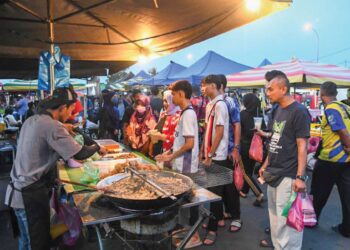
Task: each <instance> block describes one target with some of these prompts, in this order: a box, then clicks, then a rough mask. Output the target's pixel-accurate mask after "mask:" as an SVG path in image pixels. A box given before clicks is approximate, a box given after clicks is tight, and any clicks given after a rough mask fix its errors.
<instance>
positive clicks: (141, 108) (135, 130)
mask: <svg viewBox="0 0 350 250" xmlns="http://www.w3.org/2000/svg"><path fill="white" fill-rule="evenodd" d="M155 126H156V120H155V118H154V116H153V113H152V108H151V106H150V99H149V97H148V96H145V95H142V96H140V98H139V100H138V101H137V103H136V108H135V112H134V113H133V114H132V116H131V119H130V124H129V127H128V129H127V131H126V133H127V136H128V139H129V142H130V145H131V147H132V148H133V149H135V150H137V151H139V152H141V153H143V154H144V155H148V150H149V142H150V140H149V137H148V132H149V131H150V130H152V129H154V127H155Z"/></svg>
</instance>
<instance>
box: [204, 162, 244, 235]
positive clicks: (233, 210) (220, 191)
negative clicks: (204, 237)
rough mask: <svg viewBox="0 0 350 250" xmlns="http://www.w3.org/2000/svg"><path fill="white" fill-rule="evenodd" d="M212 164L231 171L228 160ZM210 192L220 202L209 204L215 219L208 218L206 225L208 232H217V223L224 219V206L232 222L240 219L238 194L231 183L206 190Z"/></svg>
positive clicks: (230, 164) (230, 163) (231, 163)
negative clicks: (219, 197) (217, 196)
mask: <svg viewBox="0 0 350 250" xmlns="http://www.w3.org/2000/svg"><path fill="white" fill-rule="evenodd" d="M213 163H215V164H217V165H220V166H223V167H227V168H230V169H232V168H233V162H232V161H229V160H224V161H213ZM208 190H210V191H211V192H213V193H215V194H217V195H219V196H221V197H222V200H221V201H217V202H212V203H210V212H211V213H212V214H213V215H214V217H215V219H213V218H210V219H209V223H208V231H214V232H216V231H217V230H218V221H219V220H222V219H223V217H224V207H223V206H224V205H225V211H226V212H227V213H229V214H231V217H232V220H239V219H240V217H241V210H240V200H239V192H238V191H237V189H236V187H235V186H234V184H233V183H230V184H227V185H223V186H216V187H211V188H208Z"/></svg>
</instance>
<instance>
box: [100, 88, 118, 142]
mask: <svg viewBox="0 0 350 250" xmlns="http://www.w3.org/2000/svg"><path fill="white" fill-rule="evenodd" d="M113 98H114V92H109V91H108V92H105V93H103V107H102V109H101V116H100V117H101V118H100V126H99V138H102V139H114V140H116V139H117V135H118V127H119V119H118V117H117V115H116V112H115V110H114V103H113Z"/></svg>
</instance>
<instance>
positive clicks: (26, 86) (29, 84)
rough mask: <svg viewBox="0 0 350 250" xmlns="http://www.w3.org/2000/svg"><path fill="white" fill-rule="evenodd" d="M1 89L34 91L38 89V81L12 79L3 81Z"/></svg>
mask: <svg viewBox="0 0 350 250" xmlns="http://www.w3.org/2000/svg"><path fill="white" fill-rule="evenodd" d="M3 89H4V90H5V91H9V92H11V91H14V92H15V91H36V90H37V89H38V81H37V80H33V81H22V80H13V81H10V82H5V83H4V86H3Z"/></svg>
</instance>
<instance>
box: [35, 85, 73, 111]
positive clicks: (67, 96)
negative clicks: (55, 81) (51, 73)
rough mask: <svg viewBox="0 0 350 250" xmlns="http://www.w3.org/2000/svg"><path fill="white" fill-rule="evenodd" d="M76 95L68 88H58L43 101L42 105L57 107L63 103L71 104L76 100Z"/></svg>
mask: <svg viewBox="0 0 350 250" xmlns="http://www.w3.org/2000/svg"><path fill="white" fill-rule="evenodd" d="M76 96H77V95H76V93H75V92H74V91H72V90H70V89H68V88H58V89H55V90H54V91H53V93H52V96H49V97H48V98H46V99H45V100H44V101H43V102H42V103H41V106H42V107H43V108H45V109H55V108H58V107H59V106H61V105H70V104H73V103H75V102H76V100H77V98H76Z"/></svg>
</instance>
